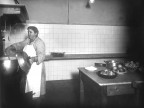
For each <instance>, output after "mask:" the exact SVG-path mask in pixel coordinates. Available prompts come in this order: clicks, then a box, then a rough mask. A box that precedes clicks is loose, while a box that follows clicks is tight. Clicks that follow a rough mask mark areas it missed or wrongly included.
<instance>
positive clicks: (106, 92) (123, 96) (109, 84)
mask: <svg viewBox="0 0 144 108" xmlns="http://www.w3.org/2000/svg"><path fill="white" fill-rule="evenodd" d="M78 69H79V77H80V103H81V104H86V105H88V106H93V107H100V106H102V107H107V106H108V105H110V106H111V105H114V106H115V105H116V106H117V105H118V106H121V107H124V106H133V105H134V106H140V105H141V101H140V100H141V98H142V97H141V96H143V94H141V93H142V91H143V84H144V80H143V77H142V76H141V75H139V74H138V73H134V72H133V73H131V72H129V73H126V74H124V75H118V76H117V77H116V78H114V79H104V78H101V77H99V76H98V75H97V74H96V73H97V72H98V71H100V70H103V68H98V70H96V71H88V70H86V69H85V68H84V67H81V68H78ZM122 100H123V101H122ZM125 102H126V103H125ZM128 102H129V103H131V104H127V103H128ZM121 107H120V108H121Z"/></svg>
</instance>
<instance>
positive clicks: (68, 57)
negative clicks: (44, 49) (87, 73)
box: [45, 53, 128, 61]
mask: <svg viewBox="0 0 144 108" xmlns="http://www.w3.org/2000/svg"><path fill="white" fill-rule="evenodd" d="M127 56H128V55H127V54H124V53H108V54H65V55H64V56H63V57H53V56H52V55H46V59H45V61H49V60H75V59H107V58H125V57H127Z"/></svg>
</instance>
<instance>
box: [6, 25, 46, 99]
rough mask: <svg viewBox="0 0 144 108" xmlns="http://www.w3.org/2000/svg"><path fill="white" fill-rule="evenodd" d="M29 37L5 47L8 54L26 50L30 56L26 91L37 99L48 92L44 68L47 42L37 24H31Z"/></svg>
mask: <svg viewBox="0 0 144 108" xmlns="http://www.w3.org/2000/svg"><path fill="white" fill-rule="evenodd" d="M27 30H28V37H27V38H26V39H25V40H24V41H21V42H18V43H14V44H12V45H11V46H9V47H7V48H6V49H5V53H6V54H7V55H13V54H15V52H17V51H24V52H25V53H27V55H28V56H29V57H30V59H29V61H30V63H31V68H30V70H29V72H28V73H27V75H26V83H25V93H30V92H31V93H32V98H33V99H37V98H39V97H41V96H43V95H45V93H46V73H45V69H44V62H43V61H44V60H45V44H44V42H43V41H42V40H41V39H40V38H39V37H38V34H39V31H38V29H37V28H36V27H35V26H29V27H28V28H27Z"/></svg>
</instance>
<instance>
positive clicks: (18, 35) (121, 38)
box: [6, 24, 128, 80]
mask: <svg viewBox="0 0 144 108" xmlns="http://www.w3.org/2000/svg"><path fill="white" fill-rule="evenodd" d="M28 25H34V26H36V27H38V29H39V32H40V34H39V37H40V38H42V39H43V40H44V42H45V45H46V54H49V53H50V52H65V53H66V54H96V53H123V52H125V46H126V44H125V43H126V42H127V35H126V31H127V29H128V28H127V27H124V26H100V25H64V24H28ZM26 35H27V30H26V29H25V30H21V29H19V30H18V29H17V30H16V32H15V33H11V35H10V37H9V39H10V41H9V40H8V37H7V36H6V47H7V46H8V45H10V44H12V43H14V42H18V41H21V40H23V39H24V38H25V36H26ZM95 62H96V60H66V61H49V62H46V63H45V64H46V71H47V80H59V79H71V78H73V77H72V74H74V73H78V70H77V67H81V66H90V65H94V63H95Z"/></svg>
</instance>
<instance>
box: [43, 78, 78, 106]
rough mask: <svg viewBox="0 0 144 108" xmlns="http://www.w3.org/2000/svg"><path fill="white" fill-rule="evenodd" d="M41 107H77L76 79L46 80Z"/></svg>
mask: <svg viewBox="0 0 144 108" xmlns="http://www.w3.org/2000/svg"><path fill="white" fill-rule="evenodd" d="M41 107H46V108H47V107H50V108H77V107H79V82H78V80H61V81H48V82H47V94H46V97H45V98H44V99H43V101H42V104H41Z"/></svg>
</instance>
